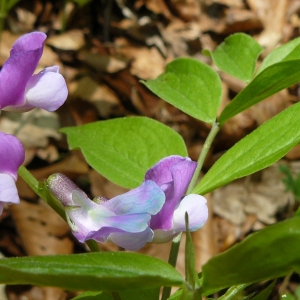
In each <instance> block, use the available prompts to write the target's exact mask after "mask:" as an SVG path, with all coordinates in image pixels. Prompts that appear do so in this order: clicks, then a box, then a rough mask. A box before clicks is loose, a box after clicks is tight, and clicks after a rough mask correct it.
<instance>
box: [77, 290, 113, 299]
mask: <svg viewBox="0 0 300 300" xmlns="http://www.w3.org/2000/svg"><path fill="white" fill-rule="evenodd" d="M104 293H105V292H90V291H88V292H84V293H82V294H80V295H78V296H76V297H75V298H72V300H99V299H101V300H106V299H107V300H113V298H112V296H111V295H110V294H107V295H105V296H104V297H103V294H104ZM101 297H102V298H101ZM105 297H107V298H105Z"/></svg>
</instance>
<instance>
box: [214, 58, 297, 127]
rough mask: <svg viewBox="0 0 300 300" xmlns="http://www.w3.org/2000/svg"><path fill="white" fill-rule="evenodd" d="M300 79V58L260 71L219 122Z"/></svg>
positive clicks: (221, 116)
mask: <svg viewBox="0 0 300 300" xmlns="http://www.w3.org/2000/svg"><path fill="white" fill-rule="evenodd" d="M299 81H300V59H297V60H290V61H283V62H280V63H276V64H274V65H271V66H269V67H267V68H266V69H265V70H263V71H262V72H261V73H259V74H258V75H257V76H256V77H255V78H254V79H253V80H252V81H251V82H250V83H249V84H248V85H247V86H246V87H245V88H244V89H243V90H242V91H241V92H240V93H239V94H237V96H236V97H235V98H234V99H233V100H232V101H231V102H230V103H229V104H228V105H227V106H226V107H225V109H224V110H223V111H222V113H221V115H220V118H219V123H220V125H222V124H223V123H224V122H225V121H227V120H228V119H230V118H232V117H233V116H235V115H237V114H238V113H240V112H242V111H244V110H245V109H247V108H249V107H250V106H252V105H254V104H256V103H258V102H260V101H262V100H264V99H266V98H268V97H270V96H272V95H273V94H275V93H277V92H279V91H281V90H283V89H285V88H287V87H289V86H291V85H293V84H296V83H297V82H299Z"/></svg>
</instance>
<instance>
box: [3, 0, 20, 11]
mask: <svg viewBox="0 0 300 300" xmlns="http://www.w3.org/2000/svg"><path fill="white" fill-rule="evenodd" d="M19 1H20V0H9V1H7V4H6V5H7V7H6V9H7V12H8V11H9V10H10V9H11V8H13V6H15V5H16V4H17V3H18V2H19Z"/></svg>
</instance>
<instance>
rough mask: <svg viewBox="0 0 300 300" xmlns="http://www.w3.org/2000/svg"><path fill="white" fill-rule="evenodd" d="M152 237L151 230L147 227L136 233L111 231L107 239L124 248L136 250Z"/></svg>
mask: <svg viewBox="0 0 300 300" xmlns="http://www.w3.org/2000/svg"><path fill="white" fill-rule="evenodd" d="M152 239H153V231H152V230H151V229H150V228H149V227H147V229H146V230H144V231H143V232H138V233H124V232H122V233H112V234H110V235H109V240H110V241H112V242H113V243H114V244H116V245H118V246H119V247H122V248H124V249H126V250H130V251H136V250H139V249H141V248H142V247H143V246H145V245H146V243H148V242H151V241H152Z"/></svg>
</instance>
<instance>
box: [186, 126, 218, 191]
mask: <svg viewBox="0 0 300 300" xmlns="http://www.w3.org/2000/svg"><path fill="white" fill-rule="evenodd" d="M219 130H220V127H219V123H214V124H213V126H212V128H211V130H210V132H209V135H208V136H207V138H206V140H205V143H204V145H203V148H202V151H201V153H200V156H199V158H198V161H197V168H196V170H195V172H194V175H193V177H192V180H191V182H190V184H189V187H188V189H187V191H186V194H187V195H188V194H190V193H191V192H192V190H193V188H194V187H195V185H196V183H197V180H198V178H199V174H200V171H201V169H202V167H203V164H204V161H205V158H206V156H207V153H208V151H209V149H210V147H211V144H212V142H213V140H214V139H215V137H216V135H217V133H218V132H219Z"/></svg>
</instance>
